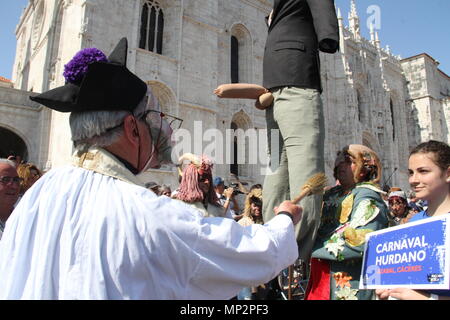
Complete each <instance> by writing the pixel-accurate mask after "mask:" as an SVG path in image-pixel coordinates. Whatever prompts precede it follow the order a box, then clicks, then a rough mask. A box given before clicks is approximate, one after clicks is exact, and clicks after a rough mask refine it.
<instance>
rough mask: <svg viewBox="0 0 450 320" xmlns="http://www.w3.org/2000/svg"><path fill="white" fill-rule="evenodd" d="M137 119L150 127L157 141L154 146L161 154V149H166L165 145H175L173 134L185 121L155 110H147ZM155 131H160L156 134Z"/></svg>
mask: <svg viewBox="0 0 450 320" xmlns="http://www.w3.org/2000/svg"><path fill="white" fill-rule="evenodd" d="M137 118H138V119H140V120H143V121H145V123H146V124H147V126H148V127H149V129H150V134H151V135H152V138H153V139H154V141H155V143H154V146H155V150H156V151H157V152H159V150H160V148H161V147H162V148H163V149H164V145H172V144H173V141H172V133H173V132H174V131H175V130H178V129H180V127H181V125H182V123H183V119H180V118H178V117H175V116H171V115H168V114H166V113H164V112H161V111H159V110H155V109H147V110H146V111H145V112H144V113H143V114H142V115H140V116H138V117H137ZM155 130H158V132H157V133H156V131H155ZM155 136H156V137H155Z"/></svg>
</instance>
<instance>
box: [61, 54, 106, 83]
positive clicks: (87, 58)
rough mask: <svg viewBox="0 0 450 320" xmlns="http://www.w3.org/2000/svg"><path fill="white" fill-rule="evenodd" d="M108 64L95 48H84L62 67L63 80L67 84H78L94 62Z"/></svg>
mask: <svg viewBox="0 0 450 320" xmlns="http://www.w3.org/2000/svg"><path fill="white" fill-rule="evenodd" d="M98 61H101V62H108V59H107V58H106V56H105V54H104V53H103V52H101V51H100V50H98V49H97V48H86V49H83V50H81V51H79V52H78V53H77V54H76V55H75V57H73V59H72V60H70V61H69V63H67V64H66V65H64V73H63V75H64V78H66V81H67V82H70V83H73V84H80V83H81V81H82V80H83V77H84V75H85V74H86V72H87V70H88V66H89V65H90V64H91V63H94V62H98Z"/></svg>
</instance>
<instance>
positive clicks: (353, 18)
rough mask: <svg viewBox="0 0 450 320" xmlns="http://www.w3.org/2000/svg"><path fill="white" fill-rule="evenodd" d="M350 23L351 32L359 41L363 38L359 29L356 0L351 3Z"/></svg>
mask: <svg viewBox="0 0 450 320" xmlns="http://www.w3.org/2000/svg"><path fill="white" fill-rule="evenodd" d="M348 23H349V28H350V31H351V32H352V33H353V34H354V35H355V38H357V39H359V38H360V37H361V33H360V29H359V16H358V12H357V10H356V3H355V0H351V3H350V13H349V14H348Z"/></svg>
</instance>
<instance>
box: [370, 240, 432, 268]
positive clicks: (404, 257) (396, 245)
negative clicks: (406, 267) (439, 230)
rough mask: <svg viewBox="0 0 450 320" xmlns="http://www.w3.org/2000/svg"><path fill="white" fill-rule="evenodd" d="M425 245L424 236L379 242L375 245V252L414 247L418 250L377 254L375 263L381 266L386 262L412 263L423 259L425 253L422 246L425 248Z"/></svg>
mask: <svg viewBox="0 0 450 320" xmlns="http://www.w3.org/2000/svg"><path fill="white" fill-rule="evenodd" d="M427 246H428V243H427V242H426V240H425V236H422V237H414V238H408V239H400V240H396V241H389V242H385V243H380V244H378V245H377V247H376V252H377V253H378V254H383V253H387V252H393V251H400V250H410V249H416V248H418V249H419V250H414V251H408V252H402V253H392V254H387V255H379V256H377V257H376V258H375V264H376V265H377V266H382V265H388V264H399V263H412V262H421V261H424V260H425V259H426V255H427V254H426V251H425V250H424V248H426V247H427Z"/></svg>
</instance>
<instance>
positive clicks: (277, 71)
mask: <svg viewBox="0 0 450 320" xmlns="http://www.w3.org/2000/svg"><path fill="white" fill-rule="evenodd" d="M267 22H268V28H269V29H268V35H267V41H266V47H265V53H264V62H263V87H264V88H267V89H268V90H269V91H270V92H271V93H272V95H273V97H274V102H273V104H272V106H271V107H269V108H267V109H266V111H265V112H266V124H267V132H268V146H269V153H270V154H271V159H270V161H271V168H272V171H273V173H272V174H267V175H266V177H265V180H264V188H263V190H264V191H263V198H264V207H263V214H264V220H265V221H269V220H270V218H272V217H273V208H274V207H275V206H276V205H278V204H279V203H281V202H282V201H283V200H286V199H294V197H295V196H297V194H298V193H299V192H300V188H301V187H302V186H303V184H304V183H305V182H306V181H307V180H308V178H309V177H312V176H314V175H315V174H316V173H320V172H325V171H324V170H325V168H324V167H325V165H324V140H325V127H324V115H323V105H322V100H321V97H320V94H321V93H322V85H321V79H320V77H321V76H320V58H319V50H320V51H322V52H325V53H335V52H336V51H337V50H338V48H339V27H338V20H337V16H336V10H335V7H334V0H275V1H274V4H273V10H272V12H271V14H270V16H269V17H268V21H267ZM272 130H279V141H275V142H277V145H272V142H271V140H272V139H271V134H272ZM278 158H279V159H278ZM277 164H279V165H277ZM321 203H322V196H321V195H314V196H311V197H306V198H305V199H303V200H302V202H301V203H300V204H301V206H302V207H303V208H304V214H303V216H302V221H301V222H300V223H299V224H298V225H297V226H296V235H297V243H298V245H299V255H300V259H302V260H303V261H309V257H310V254H311V249H312V247H313V244H314V240H315V238H316V234H317V228H318V227H319V223H320V209H321Z"/></svg>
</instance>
